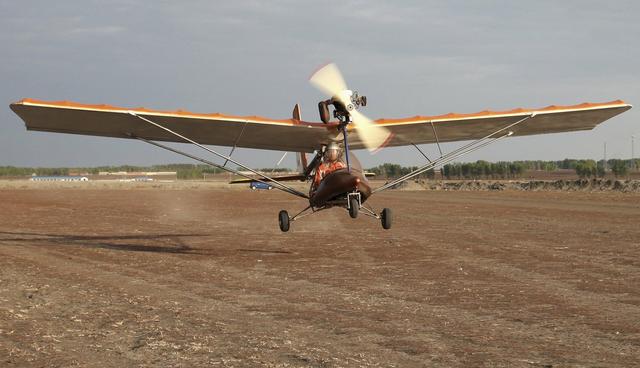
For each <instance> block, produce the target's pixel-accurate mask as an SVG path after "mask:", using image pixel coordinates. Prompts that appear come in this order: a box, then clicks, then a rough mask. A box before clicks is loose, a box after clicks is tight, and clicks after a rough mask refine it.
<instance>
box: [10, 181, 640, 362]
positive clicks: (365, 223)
mask: <svg viewBox="0 0 640 368" xmlns="http://www.w3.org/2000/svg"><path fill="white" fill-rule="evenodd" d="M0 204H1V205H0V206H1V207H0V366H8V367H12V366H19V367H31V366H33V367H42V366H65V367H67V366H82V367H125V366H184V367H196V366H221V367H223V366H237V367H245V366H249V367H251V366H256V367H260V366H273V367H307V366H309V367H361V366H384V367H394V366H395V367H413V366H417V367H419V366H445V367H449V366H454V367H455V366H460V367H462V366H465V367H466V366H486V367H501V366H504V367H565V366H569V367H573V366H579V367H582V366H589V367H590V366H604V367H630V366H635V365H637V364H638V362H639V361H640V290H639V288H638V285H639V282H640V226H639V224H640V195H638V194H634V193H616V192H610V193H583V192H516V191H503V192H441V191H416V192H413V191H401V192H388V193H385V194H382V195H380V196H377V197H374V198H372V200H371V204H372V205H374V206H376V207H382V206H386V207H391V208H392V209H393V210H394V214H395V219H394V227H393V228H392V229H391V230H388V231H385V230H383V229H382V228H381V226H380V224H379V223H378V222H376V221H374V220H372V219H369V218H364V217H360V218H358V219H356V220H353V219H351V218H349V217H348V215H347V213H346V212H345V211H343V210H338V209H334V210H330V211H326V212H321V213H319V214H317V215H314V216H310V217H307V218H304V219H302V220H300V221H298V222H295V223H293V224H292V229H291V231H290V232H289V233H286V234H283V233H281V232H280V230H279V229H278V227H277V220H276V215H277V212H278V211H279V210H280V209H281V208H286V209H289V210H290V211H293V210H296V209H298V208H302V206H303V202H302V201H298V200H295V199H294V200H291V199H290V198H289V197H287V196H286V195H284V194H281V193H275V192H273V191H270V192H264V191H260V192H250V191H248V190H247V191H245V190H232V191H225V190H223V189H215V188H204V189H203V188H200V189H198V188H196V189H190V190H189V189H180V188H177V189H175V188H174V189H166V188H165V189H163V188H151V187H148V188H137V189H131V190H124V189H121V188H120V189H108V188H102V187H101V188H92V187H88V188H85V189H82V188H77V187H69V188H54V187H50V188H48V189H46V190H41V189H29V188H27V189H4V190H0ZM378 209H379V208H378Z"/></svg>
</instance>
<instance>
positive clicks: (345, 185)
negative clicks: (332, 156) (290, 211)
mask: <svg viewBox="0 0 640 368" xmlns="http://www.w3.org/2000/svg"><path fill="white" fill-rule="evenodd" d="M355 191H358V192H360V198H361V202H362V203H364V202H365V201H366V200H367V198H369V196H370V195H371V187H370V186H369V183H368V181H367V179H366V178H365V176H364V175H362V174H361V173H360V172H358V171H355V170H352V171H351V172H350V171H349V170H347V169H341V170H336V171H334V172H332V173H330V174H328V175H327V176H326V177H325V178H324V179H322V181H321V182H320V185H318V188H317V190H316V191H315V192H314V193H313V195H312V196H311V197H310V198H309V204H311V205H312V206H313V207H322V206H324V205H326V204H327V202H330V201H333V200H340V199H343V198H346V196H347V194H348V193H352V192H355Z"/></svg>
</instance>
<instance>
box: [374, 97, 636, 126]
mask: <svg viewBox="0 0 640 368" xmlns="http://www.w3.org/2000/svg"><path fill="white" fill-rule="evenodd" d="M625 104H626V103H625V102H624V101H622V100H615V101H610V102H603V103H591V102H585V103H581V104H578V105H571V106H556V105H551V106H547V107H544V108H541V109H523V108H517V109H513V110H506V111H489V110H484V111H479V112H475V113H471V114H458V113H453V112H451V113H448V114H444V115H436V116H414V117H411V118H403V119H378V120H376V123H377V124H395V123H413V122H419V121H425V120H426V121H430V120H445V119H465V118H475V117H485V116H495V115H510V114H522V113H529V112H542V111H557V110H580V109H589V108H594V107H604V106H619V105H625Z"/></svg>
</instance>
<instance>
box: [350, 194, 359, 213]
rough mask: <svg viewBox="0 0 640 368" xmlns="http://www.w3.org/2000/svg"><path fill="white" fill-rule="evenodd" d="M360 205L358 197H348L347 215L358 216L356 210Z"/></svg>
mask: <svg viewBox="0 0 640 368" xmlns="http://www.w3.org/2000/svg"><path fill="white" fill-rule="evenodd" d="M359 209H360V206H359V205H358V199H357V198H356V197H351V198H349V216H351V218H356V217H358V210H359Z"/></svg>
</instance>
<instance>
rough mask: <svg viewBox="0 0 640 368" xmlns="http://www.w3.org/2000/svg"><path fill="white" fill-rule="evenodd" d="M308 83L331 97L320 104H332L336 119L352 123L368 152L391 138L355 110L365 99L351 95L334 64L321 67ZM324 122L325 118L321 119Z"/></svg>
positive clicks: (385, 131) (387, 133)
mask: <svg viewBox="0 0 640 368" xmlns="http://www.w3.org/2000/svg"><path fill="white" fill-rule="evenodd" d="M309 81H310V82H311V84H313V85H314V86H315V87H316V88H318V89H319V90H320V91H322V92H324V93H326V94H327V95H329V96H330V97H331V100H328V101H326V102H321V104H323V103H325V104H333V106H334V107H335V109H336V116H337V117H339V118H340V116H342V117H343V118H344V119H345V121H344V122H345V123H349V122H351V123H353V125H354V127H355V129H356V131H357V132H358V137H360V139H361V140H362V143H364V145H365V146H366V147H367V149H368V150H369V151H370V152H373V151H376V150H378V149H380V148H382V147H384V145H385V144H386V143H387V141H388V140H389V139H390V138H391V132H389V131H388V130H387V129H385V128H383V127H380V126H378V125H376V124H375V123H374V122H373V121H371V119H369V118H367V117H366V116H364V115H363V114H362V113H360V112H359V111H358V110H357V109H358V107H359V106H365V105H366V104H367V99H366V97H364V96H358V94H357V93H353V92H352V91H351V90H349V89H348V88H347V84H346V83H345V81H344V78H343V77H342V73H340V70H339V69H338V67H337V66H336V64H334V63H330V64H327V65H325V66H323V67H322V68H320V69H319V70H318V71H316V72H315V73H314V74H313V75H312V76H311V78H310V79H309ZM321 106H322V105H321ZM325 106H326V105H325ZM325 109H326V107H325ZM321 116H322V107H321ZM324 120H325V117H323V121H324ZM327 120H328V117H327ZM325 122H326V121H325Z"/></svg>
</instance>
